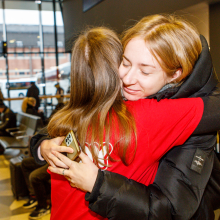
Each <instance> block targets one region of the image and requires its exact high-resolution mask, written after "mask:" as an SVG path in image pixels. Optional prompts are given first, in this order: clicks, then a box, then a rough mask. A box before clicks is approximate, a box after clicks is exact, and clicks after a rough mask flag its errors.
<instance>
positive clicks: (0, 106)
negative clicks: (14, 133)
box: [0, 99, 16, 136]
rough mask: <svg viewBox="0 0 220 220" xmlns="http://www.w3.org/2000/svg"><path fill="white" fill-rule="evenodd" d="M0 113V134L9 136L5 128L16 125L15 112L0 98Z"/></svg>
mask: <svg viewBox="0 0 220 220" xmlns="http://www.w3.org/2000/svg"><path fill="white" fill-rule="evenodd" d="M0 115H1V118H0V120H1V123H0V136H10V134H9V132H6V129H7V128H15V127H16V114H15V113H14V112H13V111H12V110H11V109H10V108H8V107H7V106H6V105H5V104H4V102H3V100H2V99H0Z"/></svg>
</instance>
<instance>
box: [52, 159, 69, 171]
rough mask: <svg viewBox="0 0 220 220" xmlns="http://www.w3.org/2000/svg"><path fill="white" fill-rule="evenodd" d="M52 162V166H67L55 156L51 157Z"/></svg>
mask: <svg viewBox="0 0 220 220" xmlns="http://www.w3.org/2000/svg"><path fill="white" fill-rule="evenodd" d="M52 162H53V164H54V165H55V166H53V167H61V168H66V169H67V168H69V167H68V166H67V165H66V164H65V163H63V162H62V161H61V160H60V159H59V158H57V157H55V156H54V157H53V160H52Z"/></svg>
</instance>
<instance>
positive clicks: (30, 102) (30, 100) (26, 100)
mask: <svg viewBox="0 0 220 220" xmlns="http://www.w3.org/2000/svg"><path fill="white" fill-rule="evenodd" d="M27 105H31V106H35V105H36V99H35V98H33V97H26V98H24V99H23V102H22V105H21V110H22V112H24V113H25V112H26V110H27Z"/></svg>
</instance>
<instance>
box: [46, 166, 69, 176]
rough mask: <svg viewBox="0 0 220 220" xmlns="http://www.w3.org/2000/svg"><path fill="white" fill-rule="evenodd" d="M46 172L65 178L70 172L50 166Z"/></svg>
mask: <svg viewBox="0 0 220 220" xmlns="http://www.w3.org/2000/svg"><path fill="white" fill-rule="evenodd" d="M48 170H50V171H51V172H52V173H56V174H59V175H62V176H65V177H68V176H69V172H70V171H69V170H68V169H63V168H58V167H52V166H49V167H48Z"/></svg>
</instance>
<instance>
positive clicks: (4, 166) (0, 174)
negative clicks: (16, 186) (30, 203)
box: [0, 150, 220, 220]
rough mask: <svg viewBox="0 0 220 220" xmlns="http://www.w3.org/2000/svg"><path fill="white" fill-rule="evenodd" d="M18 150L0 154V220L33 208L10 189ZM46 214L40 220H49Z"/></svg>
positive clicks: (16, 218) (19, 217)
mask: <svg viewBox="0 0 220 220" xmlns="http://www.w3.org/2000/svg"><path fill="white" fill-rule="evenodd" d="M16 154H18V151H15V150H13V151H7V152H6V154H5V155H0V220H26V219H29V218H28V216H29V214H30V213H31V212H32V211H33V210H34V209H24V208H23V207H22V205H23V204H24V203H25V202H26V201H27V199H24V200H19V201H17V200H16V199H15V198H14V197H13V194H12V191H11V183H10V170H9V160H10V158H12V157H14V156H16ZM215 214H216V217H215V220H220V210H217V211H216V212H215ZM49 219H50V215H46V216H44V217H42V218H41V220H49Z"/></svg>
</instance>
